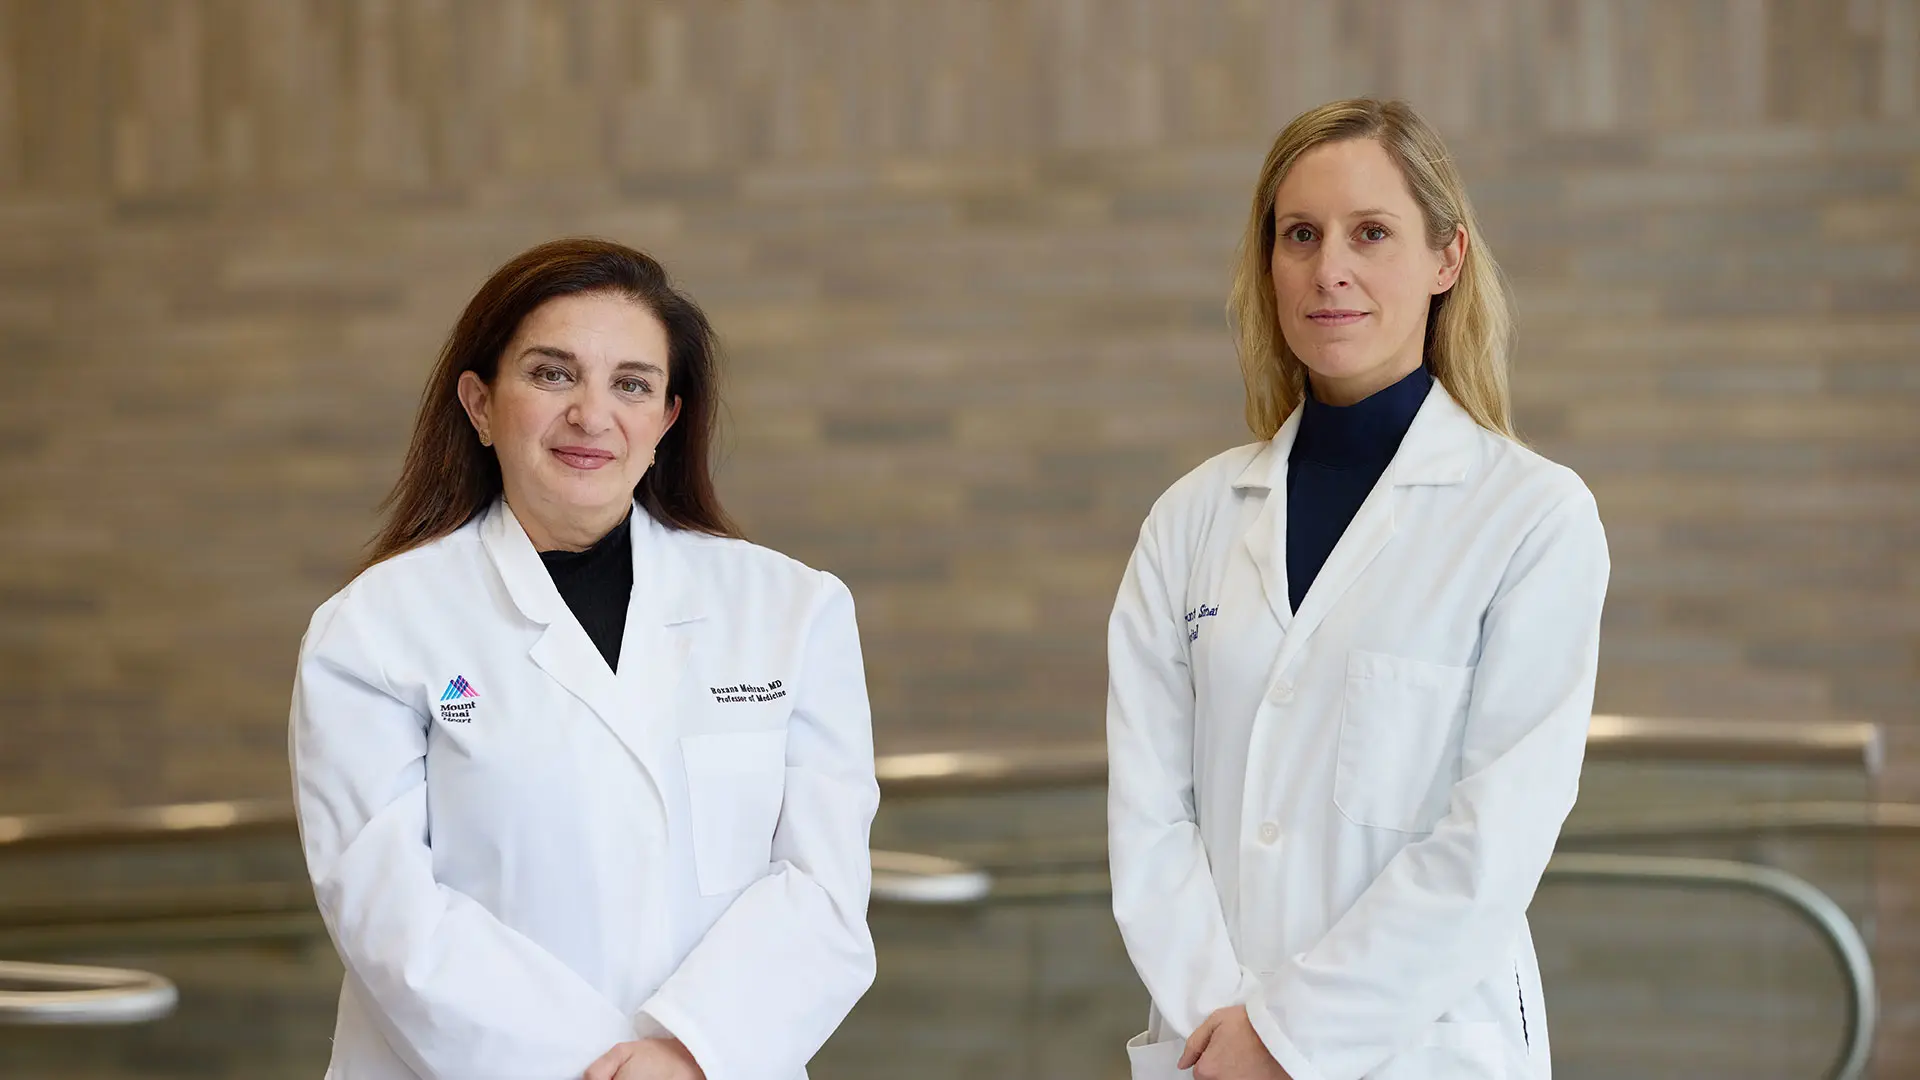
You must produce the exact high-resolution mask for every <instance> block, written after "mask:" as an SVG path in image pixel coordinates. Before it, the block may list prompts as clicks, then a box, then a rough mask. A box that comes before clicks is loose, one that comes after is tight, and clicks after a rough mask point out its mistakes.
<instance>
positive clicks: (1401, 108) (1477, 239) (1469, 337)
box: [1227, 98, 1518, 439]
mask: <svg viewBox="0 0 1920 1080" xmlns="http://www.w3.org/2000/svg"><path fill="white" fill-rule="evenodd" d="M1349 139H1373V140H1375V141H1377V142H1379V144H1380V145H1381V147H1383V148H1384V149H1385V150H1386V152H1387V155H1388V156H1389V157H1391V158H1392V159H1393V160H1394V163H1395V164H1397V165H1399V167H1400V175H1401V176H1403V177H1405V178H1406V182H1407V188H1408V189H1409V190H1410V191H1411V192H1412V193H1413V199H1414V202H1416V203H1418V204H1419V206H1420V213H1421V215H1422V216H1423V217H1424V218H1425V219H1426V228H1427V245H1428V246H1429V247H1431V248H1434V249H1436V250H1438V249H1439V248H1442V247H1444V246H1446V244H1447V243H1448V242H1449V241H1451V240H1452V239H1453V235H1454V231H1455V229H1456V228H1457V227H1459V226H1462V225H1464V226H1466V229H1467V254H1466V259H1465V261H1464V263H1463V264H1462V266H1461V268H1460V277H1459V279H1458V280H1457V281H1455V282H1454V284H1453V288H1451V289H1449V290H1448V291H1446V292H1445V293H1442V294H1440V295H1439V296H1436V297H1434V298H1433V304H1432V306H1431V307H1430V308H1429V309H1428V310H1427V335H1426V357H1425V358H1426V363H1427V367H1428V368H1429V369H1430V370H1431V371H1432V372H1433V376H1434V378H1436V379H1438V380H1440V385H1442V386H1444V387H1446V388H1447V391H1448V393H1450V394H1452V395H1453V397H1454V399H1455V400H1456V401H1458V402H1459V403H1460V405H1461V407H1463V408H1465V409H1466V410H1467V413H1468V415H1470V416H1472V417H1473V419H1474V420H1475V421H1476V422H1477V423H1479V425H1480V426H1481V427H1484V428H1486V429H1488V430H1489V431H1496V432H1499V433H1500V434H1502V435H1505V436H1507V437H1508V438H1513V439H1517V438H1518V436H1516V435H1515V433H1514V430H1513V416H1512V404H1511V402H1510V401H1509V399H1508V393H1507V363H1508V350H1509V348H1510V347H1511V344H1512V339H1513V317H1512V315H1511V314H1510V313H1509V311H1508V308H1507V290H1506V284H1505V282H1504V281H1502V280H1501V277H1500V268H1499V266H1497V265H1496V264H1495V263H1494V261H1493V255H1492V253H1491V252H1489V251H1488V250H1487V243H1486V240H1485V239H1484V238H1483V237H1482V236H1481V233H1480V223H1479V222H1478V221H1477V220H1475V218H1474V216H1473V206H1472V204H1471V203H1469V202H1468V201H1467V189H1466V185H1464V184H1462V183H1461V181H1460V174H1459V172H1458V171H1456V170H1455V169H1454V165H1453V158H1452V156H1451V155H1450V154H1448V153H1447V148H1446V144H1444V143H1442V142H1441V141H1440V136H1439V134H1438V133H1436V132H1435V131H1434V130H1433V128H1432V127H1430V126H1428V124H1427V122H1426V121H1425V120H1423V119H1421V118H1420V114H1419V113H1416V112H1414V111H1413V107H1412V106H1410V105H1408V104H1407V103H1406V102H1403V101H1378V100H1375V99H1373V98H1356V99H1353V100H1348V101H1335V102H1331V103H1329V104H1326V105H1322V106H1320V107H1319V108H1317V109H1312V110H1309V111H1308V112H1305V113H1302V114H1301V115H1300V116H1299V117H1297V118H1295V120H1294V121H1293V123H1291V124H1288V125H1287V126H1286V130H1284V131H1282V132H1280V135H1279V137H1278V138H1276V139H1274V141H1273V149H1271V150H1269V151H1267V161H1266V164H1265V165H1262V166H1261V167H1260V183H1259V186H1257V187H1256V188H1255V189H1254V192H1253V210H1252V213H1251V214H1249V216H1248V218H1247V232H1246V236H1245V237H1243V238H1242V239H1241V241H1240V264H1239V268H1238V269H1237V270H1236V271H1235V272H1234V276H1233V294H1232V297H1231V298H1230V299H1229V300H1228V301H1227V310H1228V312H1229V313H1230V314H1231V315H1232V317H1233V322H1234V330H1235V334H1236V336H1237V337H1238V339H1239V340H1238V346H1239V352H1240V373H1241V376H1242V377H1243V378H1244V379H1245V380H1246V384H1247V426H1248V427H1250V428H1252V429H1253V433H1254V434H1255V435H1258V436H1259V437H1260V438H1262V439H1271V438H1272V437H1273V433H1274V432H1276V431H1278V430H1280V425H1281V424H1283V423H1285V422H1286V419H1287V417H1288V416H1289V415H1291V414H1292V413H1293V410H1294V409H1296V408H1298V407H1299V405H1300V402H1301V399H1302V398H1303V397H1304V396H1305V395H1306V387H1307V367H1306V365H1305V364H1303V363H1301V361H1300V358H1299V357H1298V356H1296V355H1295V354H1294V352H1293V350H1292V349H1291V348H1289V347H1288V345H1287V341H1286V338H1285V336H1284V335H1282V334H1281V332H1280V317H1279V313H1278V311H1277V310H1276V309H1275V300H1274V294H1273V243H1274V222H1273V214H1274V206H1273V202H1274V198H1275V197H1276V196H1277V195H1278V194H1279V191H1280V182H1281V181H1282V180H1284V179H1286V176H1287V172H1288V170H1290V169H1292V168H1293V163H1294V162H1295V161H1298V160H1299V158H1300V155H1301V154H1303V153H1306V152H1307V151H1308V150H1311V149H1313V148H1314V147H1316V146H1320V145H1322V144H1324V143H1331V142H1344V141H1346V140H1349Z"/></svg>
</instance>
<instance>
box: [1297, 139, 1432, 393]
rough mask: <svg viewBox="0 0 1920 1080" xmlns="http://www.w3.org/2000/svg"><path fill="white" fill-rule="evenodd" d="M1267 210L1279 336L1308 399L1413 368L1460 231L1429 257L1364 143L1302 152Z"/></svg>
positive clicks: (1409, 210)
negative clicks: (1297, 364) (1304, 380)
mask: <svg viewBox="0 0 1920 1080" xmlns="http://www.w3.org/2000/svg"><path fill="white" fill-rule="evenodd" d="M1273 209H1274V221H1273V225H1274V241H1273V292H1274V300H1275V301H1276V304H1277V307H1278V310H1279V313H1280V331H1281V333H1282V334H1284V335H1285V336H1286V339H1287V345H1288V346H1289V347H1290V348H1292V350H1293V353H1294V355H1295V356H1298V357H1299V358H1300V360H1301V362H1302V363H1304V364H1306V366H1307V371H1308V372H1309V375H1310V378H1311V380H1312V383H1313V390H1314V394H1315V396H1317V397H1318V398H1319V399H1320V400H1321V401H1324V402H1326V403H1328V404H1330V405H1348V404H1352V403H1353V402H1356V401H1359V400H1360V399H1362V398H1364V397H1367V396H1368V395H1370V394H1372V393H1374V392H1375V391H1378V390H1382V389H1385V388H1386V387H1388V386H1391V385H1393V384H1394V383H1395V382H1397V381H1399V380H1400V379H1401V378H1402V377H1403V376H1405V375H1407V374H1408V373H1410V372H1411V371H1413V369H1414V368H1416V367H1419V366H1420V361H1421V356H1422V350H1423V347H1424V344H1425V338H1426V327H1427V308H1428V306H1429V304H1431V302H1432V299H1433V297H1434V296H1436V295H1438V294H1440V293H1443V292H1446V291H1447V290H1448V289H1450V288H1452V287H1453V283H1454V281H1455V279H1457V278H1458V277H1459V274H1460V263H1461V260H1462V258H1464V257H1465V255H1466V250H1467V231H1466V229H1465V228H1459V229H1456V230H1455V231H1454V235H1453V238H1452V239H1451V240H1450V241H1449V242H1448V244H1447V246H1446V247H1444V248H1442V249H1440V250H1439V251H1435V250H1433V249H1432V248H1430V247H1428V246H1427V241H1426V220H1425V218H1424V217H1423V216H1422V215H1421V213H1420V206H1419V204H1418V203H1416V202H1414V201H1413V193H1412V192H1411V191H1409V190H1407V184H1406V181H1405V179H1404V178H1402V176H1401V175H1400V169H1399V167H1398V166H1397V165H1395V164H1394V162H1393V159H1392V158H1391V157H1389V156H1388V155H1387V151H1386V149H1385V148H1384V147H1382V146H1381V145H1380V143H1379V142H1377V141H1376V140H1373V139H1349V140H1346V141H1343V142H1334V143H1323V144H1321V145H1319V146H1316V147H1314V148H1313V149H1311V150H1308V151H1307V152H1306V153H1304V154H1301V155H1300V156H1299V158H1297V159H1295V161H1294V163H1293V168H1292V169H1290V170H1289V171H1288V172H1287V175H1286V179H1284V180H1282V181H1281V182H1280V190H1279V191H1278V192H1277V193H1276V194H1275V197H1274V206H1273Z"/></svg>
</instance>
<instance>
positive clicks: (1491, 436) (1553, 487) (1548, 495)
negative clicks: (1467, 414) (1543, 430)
mask: <svg viewBox="0 0 1920 1080" xmlns="http://www.w3.org/2000/svg"><path fill="white" fill-rule="evenodd" d="M1481 438H1482V440H1483V453H1482V460H1483V461H1485V462H1486V467H1485V468H1484V469H1483V470H1482V473H1481V485H1482V486H1483V487H1485V488H1487V489H1489V490H1490V492H1491V493H1494V494H1496V495H1497V496H1498V497H1499V498H1501V499H1502V500H1511V501H1518V502H1523V503H1526V504H1529V505H1531V506H1533V507H1534V508H1535V509H1536V510H1537V511H1538V512H1539V513H1540V514H1542V515H1544V514H1547V513H1551V512H1552V511H1554V510H1555V509H1557V508H1560V507H1563V506H1567V505H1569V504H1592V503H1593V501H1594V499H1593V492H1592V491H1590V490H1589V489H1588V488H1587V482H1586V481H1585V480H1583V479H1581V477H1580V474H1579V473H1577V472H1575V471H1574V470H1573V469H1572V468H1570V467H1568V466H1566V465H1563V464H1561V463H1560V462H1557V461H1555V460H1553V459H1552V458H1549V457H1547V456H1546V455H1545V454H1542V453H1540V452H1539V451H1538V450H1535V449H1533V448H1532V447H1530V446H1527V445H1525V444H1523V443H1520V442H1517V441H1515V440H1513V439H1509V438H1507V437H1505V436H1504V435H1500V434H1498V433H1496V432H1491V431H1486V430H1484V429H1482V431H1481Z"/></svg>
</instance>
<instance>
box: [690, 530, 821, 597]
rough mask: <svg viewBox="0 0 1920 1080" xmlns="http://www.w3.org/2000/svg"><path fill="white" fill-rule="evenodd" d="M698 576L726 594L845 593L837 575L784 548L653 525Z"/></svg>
mask: <svg viewBox="0 0 1920 1080" xmlns="http://www.w3.org/2000/svg"><path fill="white" fill-rule="evenodd" d="M655 527H656V528H658V529H659V530H660V533H661V535H662V536H663V537H664V538H665V539H666V541H667V542H668V543H670V544H672V545H673V546H674V547H675V548H676V549H678V550H679V552H680V553H681V556H682V557H683V558H684V559H686V560H687V563H688V569H689V570H690V571H691V572H692V574H693V575H694V577H696V578H697V579H699V580H702V581H705V582H710V583H711V584H712V587H714V588H716V589H718V590H720V591H721V592H723V593H726V594H732V595H744V594H753V595H755V596H757V597H759V598H763V599H764V598H766V597H767V596H768V595H769V594H776V595H786V596H791V597H794V598H797V599H805V600H809V601H814V600H818V599H819V598H820V597H822V596H823V595H825V594H829V593H834V592H845V591H846V586H845V585H843V584H841V582H840V579H839V578H837V577H835V576H833V575H832V574H830V573H828V572H827V571H825V570H819V569H815V568H814V567H812V566H809V565H807V564H806V563H804V562H801V561H800V560H799V559H796V558H794V557H793V556H791V555H788V554H786V553H785V552H781V551H777V550H775V549H773V548H770V547H766V546H764V545H761V544H756V543H754V542H752V541H750V540H745V539H742V538H740V537H734V536H715V535H713V534H711V533H703V532H699V531H697V530H693V529H673V528H668V527H666V526H661V525H656V526H655Z"/></svg>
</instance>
